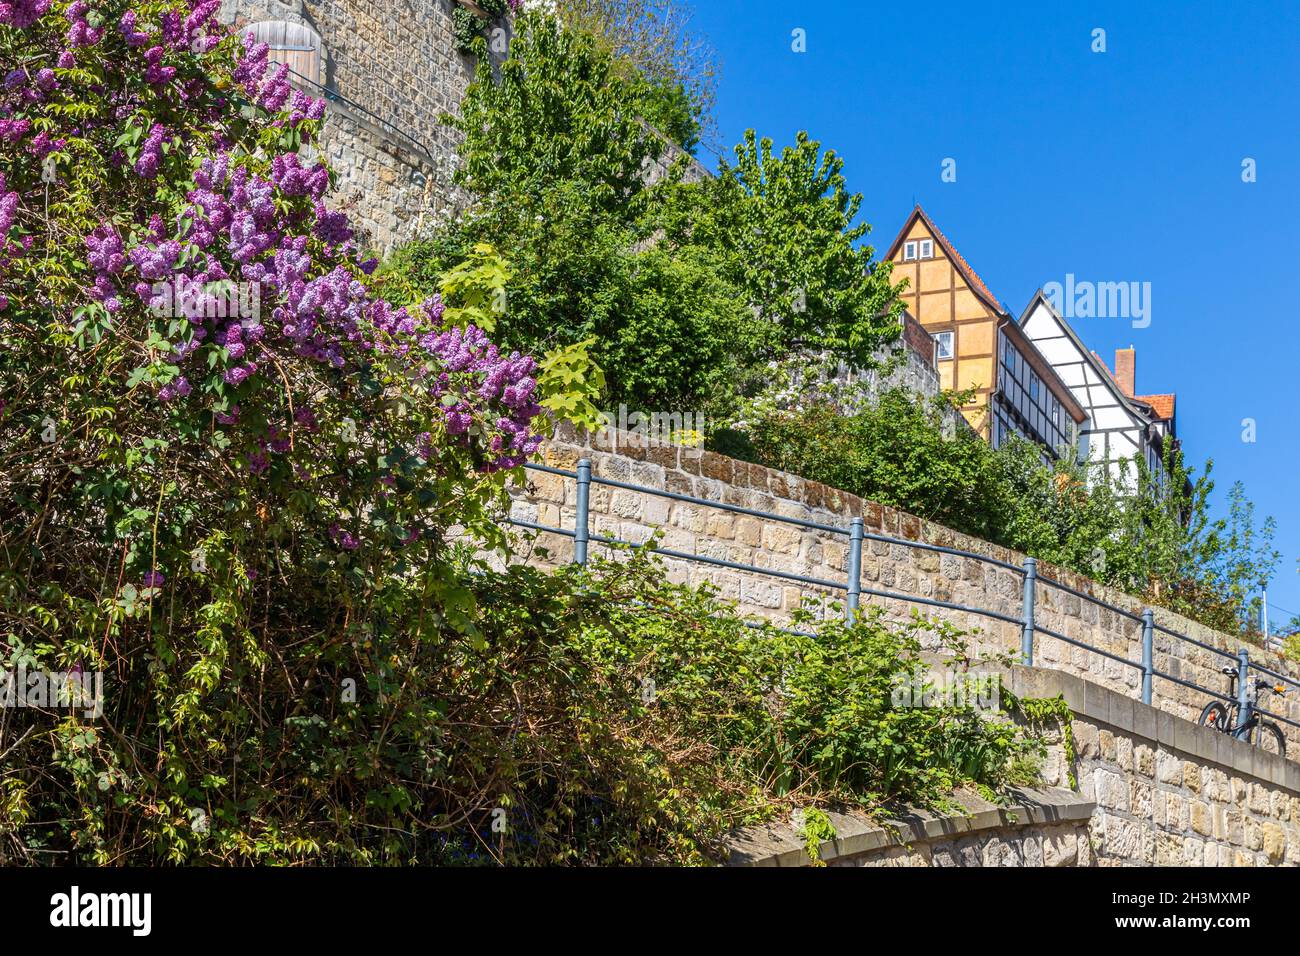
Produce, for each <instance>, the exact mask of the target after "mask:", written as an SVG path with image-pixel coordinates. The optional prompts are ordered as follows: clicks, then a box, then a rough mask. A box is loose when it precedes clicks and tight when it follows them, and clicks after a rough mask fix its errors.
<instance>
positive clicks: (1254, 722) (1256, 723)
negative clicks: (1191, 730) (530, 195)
mask: <svg viewBox="0 0 1300 956" xmlns="http://www.w3.org/2000/svg"><path fill="white" fill-rule="evenodd" d="M1223 673H1224V674H1227V675H1228V676H1229V677H1230V678H1231V679H1232V680H1231V682H1230V685H1229V688H1228V694H1229V696H1230V697H1232V703H1231V704H1225V703H1223V701H1219V700H1214V701H1211V702H1210V703H1208V704H1206V705H1205V709H1204V710H1202V711H1201V719H1200V720H1199V721H1197V723H1199V724H1200V725H1201V726H1202V727H1209V728H1211V729H1213V730H1217V731H1219V732H1220V733H1224V734H1231V735H1232V736H1234V737H1236V738H1237V739H1238V740H1244V741H1246V742H1247V743H1250V744H1254V745H1255V746H1256V747H1258V748H1259V749H1260V750H1263V751H1264V752H1266V753H1274V754H1277V755H1278V756H1279V757H1285V756H1286V737H1284V736H1282V729H1281V728H1280V727H1278V725H1277V724H1274V723H1271V722H1269V721H1267V720H1264V719H1263V718H1262V717H1260V715H1259V711H1258V710H1257V709H1256V707H1255V699H1257V698H1258V696H1259V693H1260V691H1267V692H1268V693H1271V694H1278V695H1279V696H1280V695H1282V694H1284V693H1286V688H1285V687H1284V686H1283V685H1281V684H1270V683H1269V682H1268V681H1266V680H1264V679H1263V678H1262V677H1260V678H1257V679H1256V680H1255V699H1252V698H1251V697H1250V696H1247V697H1246V715H1245V720H1241V719H1240V716H1241V714H1240V711H1241V705H1240V704H1238V702H1237V668H1235V667H1225V668H1223Z"/></svg>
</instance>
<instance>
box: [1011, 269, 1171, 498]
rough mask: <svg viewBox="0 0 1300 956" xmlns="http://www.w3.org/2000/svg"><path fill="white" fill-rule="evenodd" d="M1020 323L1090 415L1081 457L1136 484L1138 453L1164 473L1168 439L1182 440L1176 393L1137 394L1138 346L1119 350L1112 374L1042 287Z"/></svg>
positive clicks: (1082, 438) (1158, 473)
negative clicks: (1177, 429)
mask: <svg viewBox="0 0 1300 956" xmlns="http://www.w3.org/2000/svg"><path fill="white" fill-rule="evenodd" d="M1019 325H1020V327H1021V329H1022V331H1024V333H1025V335H1026V336H1027V337H1028V338H1029V339H1030V340H1031V341H1032V342H1033V343H1034V345H1036V346H1037V347H1038V350H1039V351H1040V352H1041V353H1042V354H1043V357H1044V358H1046V359H1047V361H1048V362H1049V363H1050V364H1051V365H1052V368H1053V369H1054V370H1055V371H1056V373H1057V375H1059V376H1060V378H1061V380H1062V381H1063V382H1065V384H1066V386H1068V387H1069V389H1070V391H1071V393H1072V394H1073V395H1074V397H1075V399H1076V400H1077V401H1078V402H1079V404H1080V405H1082V406H1083V408H1084V410H1085V411H1086V412H1087V414H1088V418H1087V420H1086V421H1085V422H1084V424H1083V426H1082V428H1081V429H1080V432H1079V460H1080V461H1083V462H1088V463H1090V464H1098V465H1100V464H1102V463H1105V465H1106V468H1107V470H1108V471H1109V473H1110V474H1111V475H1112V476H1114V477H1115V478H1117V479H1118V478H1119V477H1120V476H1121V474H1127V476H1128V477H1127V482H1128V483H1129V485H1130V487H1132V486H1134V484H1135V482H1136V478H1137V469H1136V468H1135V467H1134V465H1133V462H1134V459H1136V458H1139V457H1140V458H1141V460H1142V461H1144V462H1146V465H1147V467H1148V468H1149V469H1150V470H1151V473H1152V474H1153V475H1156V476H1158V477H1160V476H1162V474H1163V468H1162V461H1163V451H1164V448H1165V445H1166V442H1172V441H1176V440H1177V438H1176V435H1175V430H1174V423H1175V419H1174V396H1173V395H1149V396H1136V395H1134V394H1133V392H1134V381H1133V376H1134V366H1135V356H1134V353H1133V351H1132V350H1131V349H1125V350H1123V351H1121V352H1120V353H1117V356H1116V373H1115V374H1112V373H1111V371H1110V369H1109V368H1107V366H1106V363H1105V362H1103V361H1102V360H1101V359H1100V358H1099V357H1098V356H1097V354H1096V353H1095V352H1093V351H1091V350H1090V349H1089V348H1088V347H1087V346H1085V345H1084V344H1083V342H1082V341H1080V339H1079V336H1078V335H1077V334H1076V333H1075V331H1074V329H1072V328H1071V327H1070V324H1069V323H1068V322H1067V321H1065V319H1063V318H1062V317H1061V316H1060V314H1059V313H1058V312H1057V311H1056V309H1055V308H1053V307H1052V303H1051V301H1050V300H1049V299H1048V297H1047V296H1046V295H1045V294H1044V293H1043V291H1042V290H1041V289H1039V290H1038V292H1037V293H1035V295H1034V297H1033V299H1031V300H1030V303H1029V305H1028V307H1027V308H1026V309H1025V311H1024V313H1023V314H1022V315H1021V317H1020V322H1019ZM1122 462H1128V464H1127V465H1123V464H1121V463H1122Z"/></svg>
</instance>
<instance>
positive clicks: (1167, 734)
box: [1010, 664, 1300, 794]
mask: <svg viewBox="0 0 1300 956" xmlns="http://www.w3.org/2000/svg"><path fill="white" fill-rule="evenodd" d="M1010 687H1011V690H1012V692H1014V693H1015V694H1016V695H1018V696H1020V697H1056V696H1057V695H1060V696H1062V697H1064V698H1065V702H1066V703H1067V704H1069V705H1070V710H1072V711H1073V712H1074V714H1075V715H1076V716H1078V717H1082V718H1085V719H1087V720H1089V721H1092V722H1096V723H1098V724H1105V725H1106V726H1108V727H1113V728H1115V729H1116V730H1119V731H1123V732H1124V733H1126V734H1131V735H1133V736H1135V737H1141V738H1143V739H1145V740H1149V741H1151V742H1152V743H1155V744H1159V745H1160V746H1162V747H1164V748H1166V749H1168V750H1176V751H1178V752H1179V753H1181V754H1184V755H1186V756H1187V757H1191V758H1195V759H1197V760H1198V761H1201V762H1203V763H1210V764H1215V765H1217V766H1219V767H1221V768H1222V769H1224V770H1228V771H1231V772H1233V773H1235V774H1238V775H1240V776H1250V777H1254V778H1255V779H1256V780H1260V781H1262V782H1265V783H1270V784H1274V785H1276V786H1279V787H1284V788H1286V789H1287V790H1289V791H1290V792H1291V793H1296V794H1300V764H1297V763H1294V762H1293V761H1291V760H1288V759H1287V758H1285V757H1280V756H1278V755H1277V754H1271V753H1266V752H1265V751H1263V750H1260V749H1259V748H1258V747H1254V746H1252V745H1251V744H1249V743H1247V742H1246V741H1243V740H1237V739H1236V738H1235V737H1231V736H1229V735H1228V734H1225V733H1220V732H1219V731H1217V730H1211V729H1210V728H1208V727H1201V726H1199V725H1198V724H1194V723H1192V722H1191V721H1190V720H1184V719H1183V718H1181V717H1175V716H1174V715H1173V714H1170V713H1168V712H1166V711H1163V710H1157V709H1156V708H1155V707H1152V706H1151V705H1149V704H1144V703H1142V701H1140V700H1136V699H1134V698H1132V697H1126V696H1125V695H1123V694H1120V693H1117V692H1116V691H1113V690H1109V689H1107V688H1105V687H1102V686H1100V685H1098V684H1094V683H1092V682H1091V681H1086V680H1084V679H1083V678H1081V677H1076V676H1074V675H1073V674H1067V673H1065V672H1063V671H1058V670H1049V669H1047V668H1041V667H1025V666H1023V665H1019V664H1017V665H1014V666H1013V667H1012V668H1011V680H1010ZM1207 703H1208V698H1207Z"/></svg>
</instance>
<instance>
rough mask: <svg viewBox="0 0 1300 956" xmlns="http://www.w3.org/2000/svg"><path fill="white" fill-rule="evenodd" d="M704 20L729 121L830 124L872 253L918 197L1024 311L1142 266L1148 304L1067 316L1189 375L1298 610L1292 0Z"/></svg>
mask: <svg viewBox="0 0 1300 956" xmlns="http://www.w3.org/2000/svg"><path fill="white" fill-rule="evenodd" d="M693 22H694V28H695V30H696V31H697V32H700V33H702V34H704V35H705V36H706V37H707V38H708V40H709V41H710V43H711V44H712V45H713V47H715V48H716V50H717V51H718V53H719V56H720V59H721V61H722V74H721V81H720V85H719V91H718V94H719V95H718V108H717V117H718V124H719V127H720V139H721V141H722V142H723V143H725V144H731V143H734V142H737V141H738V140H739V139H740V137H741V135H742V134H743V132H744V130H745V129H746V128H748V127H753V128H755V129H756V130H757V131H758V132H759V133H760V135H766V136H770V137H772V138H773V139H774V140H775V141H776V142H777V143H778V144H784V143H787V142H790V141H792V140H793V137H794V134H795V133H796V132H797V131H798V130H801V129H806V130H808V131H809V133H810V134H811V135H812V136H813V138H815V139H819V140H821V141H822V143H823V144H824V145H826V146H829V147H833V148H834V149H835V150H836V151H837V152H838V153H839V154H840V155H841V156H842V157H843V158H844V160H845V174H846V176H847V177H848V180H849V184H850V186H851V188H853V189H854V190H855V191H858V192H861V193H863V195H864V202H863V215H864V217H865V218H866V220H867V221H868V222H870V223H871V225H872V227H873V232H872V237H871V238H872V243H873V245H874V246H875V247H876V250H877V253H878V254H879V253H883V251H884V250H885V248H886V247H887V246H888V245H889V243H890V241H891V240H892V239H893V237H894V234H895V233H896V232H897V230H898V229H899V227H900V226H901V225H902V222H903V219H904V217H905V216H906V215H907V213H908V212H909V211H910V209H911V208H912V205H913V203H914V202H920V203H921V204H922V205H923V206H924V207H925V208H926V211H927V212H929V213H930V214H931V216H932V217H934V219H935V221H936V222H937V223H938V225H939V226H940V228H942V229H943V230H944V232H945V233H947V235H948V236H949V238H950V239H951V240H952V241H953V243H954V244H955V245H956V247H957V248H958V249H959V250H960V251H961V252H962V254H963V255H964V256H965V257H966V258H967V259H968V260H969V261H970V263H971V265H972V266H973V267H974V268H975V270H976V271H977V272H979V273H980V275H981V276H982V278H983V279H984V281H985V282H986V283H987V284H988V285H989V287H990V288H991V289H992V290H993V292H994V294H996V295H997V296H998V297H999V298H1000V299H1002V301H1003V302H1004V303H1006V304H1007V306H1008V307H1009V308H1010V309H1011V310H1012V312H1013V314H1015V315H1016V316H1019V314H1020V311H1021V310H1022V309H1023V308H1024V306H1025V304H1026V303H1027V302H1028V300H1029V297H1030V296H1031V295H1032V294H1033V292H1034V290H1035V289H1037V288H1038V287H1039V286H1041V285H1044V284H1046V283H1047V282H1050V281H1053V280H1055V281H1058V282H1064V279H1065V275H1066V274H1067V273H1073V274H1074V275H1075V276H1076V277H1077V278H1079V279H1088V280H1092V281H1097V282H1100V281H1137V282H1150V283H1151V322H1150V325H1149V327H1147V328H1133V326H1132V322H1131V321H1130V320H1127V319H1118V318H1106V319H1099V318H1092V319H1082V318H1080V319H1076V320H1075V321H1074V325H1075V327H1076V329H1077V331H1078V332H1079V334H1080V335H1081V336H1082V338H1083V340H1084V341H1085V343H1087V344H1088V345H1089V346H1090V347H1091V348H1093V349H1094V350H1095V351H1097V352H1098V353H1099V354H1100V355H1102V356H1103V357H1104V358H1106V359H1107V361H1108V363H1110V362H1112V361H1113V358H1114V351H1115V349H1116V348H1124V347H1126V346H1129V345H1132V346H1134V347H1135V348H1136V349H1137V390H1138V392H1139V394H1151V393H1161V392H1176V393H1177V395H1178V429H1179V435H1180V437H1181V438H1182V439H1183V442H1184V447H1185V449H1186V451H1187V453H1188V456H1189V459H1190V460H1192V461H1194V462H1197V463H1200V462H1203V461H1204V460H1205V459H1206V458H1212V459H1214V463H1215V467H1214V475H1215V480H1216V485H1217V487H1216V492H1215V500H1216V503H1222V501H1223V498H1224V495H1225V493H1226V491H1227V489H1228V488H1229V486H1230V485H1231V484H1232V482H1234V481H1236V480H1241V481H1242V482H1244V483H1245V485H1246V490H1247V494H1248V495H1249V496H1250V497H1251V498H1252V499H1253V500H1254V501H1255V502H1256V503H1257V505H1258V511H1259V512H1262V513H1263V514H1271V515H1273V516H1275V517H1276V518H1277V521H1278V534H1277V538H1276V546H1277V547H1278V550H1280V551H1281V552H1282V554H1283V560H1282V563H1281V565H1280V567H1279V569H1278V572H1277V575H1276V578H1275V581H1274V584H1273V586H1272V587H1271V588H1270V591H1269V601H1270V604H1272V605H1274V606H1275V608H1274V610H1273V611H1272V612H1271V617H1272V619H1273V620H1274V622H1276V621H1278V620H1279V619H1282V620H1287V619H1289V618H1290V617H1291V614H1289V613H1284V611H1283V610H1281V609H1287V610H1289V611H1292V612H1300V575H1298V574H1297V573H1296V568H1297V564H1296V562H1297V558H1300V503H1297V497H1296V490H1297V485H1300V469H1298V468H1297V464H1298V463H1300V451H1298V448H1297V445H1298V439H1300V435H1298V434H1297V432H1298V431H1300V430H1298V429H1297V427H1296V424H1295V421H1296V415H1297V406H1298V405H1300V322H1298V321H1297V315H1296V312H1297V303H1300V191H1298V190H1297V183H1298V182H1300V115H1297V110H1296V106H1297V103H1298V102H1300V4H1295V3H1294V2H1281V0H1272V2H1258V3H1252V4H1249V5H1246V4H1241V3H1240V2H1236V3H1229V2H1185V3H1172V2H1143V3H1141V4H1133V3H1131V2H1128V3H1090V4H1086V5H1083V4H1072V5H1069V6H1068V7H1067V6H1066V5H1062V4H1055V3H1052V4H1043V3H1031V2H1021V0H1012V2H1006V0H1003V2H999V3H997V4H996V5H990V4H987V3H974V2H967V3H956V2H940V0H936V2H934V3H930V4H926V5H924V6H920V7H918V6H916V5H914V4H875V3H870V4H869V3H866V2H847V0H823V2H821V3H816V4H794V3H790V2H788V0H782V2H777V0H744V2H742V0H695V18H694V21H693ZM1097 28H1101V29H1104V30H1105V31H1106V35H1105V40H1106V50H1105V52H1104V53H1094V52H1093V51H1092V45H1093V30H1094V29H1097ZM796 29H798V30H802V31H804V35H805V36H806V47H807V49H806V52H804V53H796V52H794V51H793V50H792V43H793V39H792V31H795V30H796ZM701 158H702V159H704V160H705V161H706V163H708V164H710V165H712V164H713V162H714V161H713V159H712V157H710V156H709V155H708V154H707V153H706V152H703V151H701ZM949 158H951V159H954V160H956V171H957V178H956V182H947V183H945V182H943V181H941V178H940V174H941V169H942V164H943V161H944V160H945V159H949ZM1246 158H1251V159H1254V160H1255V163H1256V170H1257V181H1256V182H1254V183H1249V184H1247V183H1244V182H1243V181H1242V162H1243V160H1244V159H1246ZM1248 418H1249V419H1253V420H1254V421H1255V428H1256V440H1255V441H1254V442H1253V443H1248V442H1245V441H1243V425H1242V422H1243V419H1248Z"/></svg>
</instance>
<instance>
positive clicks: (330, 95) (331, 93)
mask: <svg viewBox="0 0 1300 956" xmlns="http://www.w3.org/2000/svg"><path fill="white" fill-rule="evenodd" d="M277 65H279V66H283V67H285V69H287V70H288V71H289V72H290V73H292V74H293V78H294V82H296V83H300V84H302V85H303V86H309V87H311V88H312V89H314V90H316V91H317V92H319V93H320V95H321V96H322V97H324V98H325V99H326V100H329V101H330V102H331V103H342V104H343V105H344V106H346V107H347V108H348V109H350V110H353V111H355V112H358V113H361V114H363V115H364V116H365V117H366V119H368V120H370V121H371V122H372V123H374V124H375V125H376V126H379V127H380V128H381V129H383V130H384V132H386V133H389V134H391V135H393V136H396V137H398V138H399V139H402V140H405V141H406V143H407V145H409V146H413V147H414V148H415V151H416V152H418V153H420V154H421V155H422V156H424V158H425V159H427V160H428V161H429V165H431V166H436V165H437V160H435V159H434V158H433V150H431V149H429V148H428V147H427V146H425V145H424V144H423V143H422V142H420V141H419V140H418V139H416V138H415V137H414V136H412V135H411V134H410V133H408V132H406V131H405V130H403V129H401V128H400V127H398V126H396V125H395V124H394V123H392V122H390V121H389V120H386V119H384V118H383V117H382V116H380V115H379V114H378V113H376V112H374V111H373V110H368V109H366V108H365V107H364V106H362V105H361V104H360V103H358V102H357V101H356V100H354V99H351V98H349V97H346V96H344V95H343V94H342V93H340V92H339V91H338V90H334V89H331V88H330V87H328V86H325V85H324V84H323V83H318V82H317V81H316V80H313V79H312V78H311V77H309V76H305V75H303V74H302V73H299V72H298V71H297V70H295V69H294V68H293V67H291V66H289V64H287V63H279V61H277Z"/></svg>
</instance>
